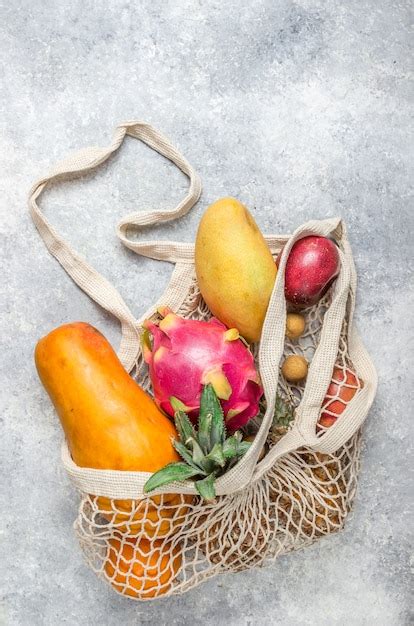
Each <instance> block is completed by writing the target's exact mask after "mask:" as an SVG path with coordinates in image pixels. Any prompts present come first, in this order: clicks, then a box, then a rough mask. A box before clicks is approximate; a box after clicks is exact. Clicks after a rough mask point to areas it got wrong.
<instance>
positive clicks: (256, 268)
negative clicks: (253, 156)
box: [195, 198, 277, 342]
mask: <svg viewBox="0 0 414 626" xmlns="http://www.w3.org/2000/svg"><path fill="white" fill-rule="evenodd" d="M195 266H196V273H197V280H198V284H199V287H200V291H201V294H202V296H203V298H204V300H205V301H206V303H207V305H208V307H209V309H210V311H211V312H212V313H213V315H215V316H216V317H217V318H218V319H219V320H220V321H221V322H223V323H224V324H226V326H228V327H229V328H233V327H235V328H237V329H238V331H239V332H240V334H241V335H242V336H243V337H245V339H247V340H248V341H252V342H253V341H258V340H259V339H260V334H261V332H262V326H263V321H264V318H265V315H266V310H267V307H268V304H269V299H270V296H271V293H272V289H273V285H274V282H275V279H276V273H277V268H276V264H275V262H274V260H273V257H272V254H271V252H270V250H269V247H268V245H267V243H266V241H265V240H264V237H263V235H262V233H261V232H260V230H259V228H258V226H257V224H256V222H255V221H254V219H253V217H252V216H251V214H250V213H249V211H248V210H247V209H246V207H245V206H243V204H242V203H241V202H239V201H238V200H236V199H235V198H222V199H221V200H218V201H217V202H215V203H214V204H212V205H211V206H210V207H209V208H208V209H207V211H206V212H205V213H204V215H203V217H202V219H201V222H200V225H199V228H198V233H197V239H196V244H195Z"/></svg>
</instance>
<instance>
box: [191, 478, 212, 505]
mask: <svg viewBox="0 0 414 626" xmlns="http://www.w3.org/2000/svg"><path fill="white" fill-rule="evenodd" d="M215 479H216V477H215V475H214V474H210V475H209V476H207V477H206V478H203V480H196V482H195V483H194V485H195V488H196V489H197V491H198V493H199V494H200V496H201V497H202V498H204V500H207V502H208V501H211V500H214V498H215V497H216V490H215V488H214V481H215Z"/></svg>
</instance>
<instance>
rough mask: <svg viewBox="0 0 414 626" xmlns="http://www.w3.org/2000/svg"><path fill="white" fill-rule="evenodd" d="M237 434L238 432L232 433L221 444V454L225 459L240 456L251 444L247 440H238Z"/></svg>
mask: <svg viewBox="0 0 414 626" xmlns="http://www.w3.org/2000/svg"><path fill="white" fill-rule="evenodd" d="M238 434H240V433H237V432H236V433H234V435H232V436H231V437H228V438H227V439H226V441H225V442H224V444H223V455H224V457H225V458H226V459H233V458H234V457H238V458H240V457H241V456H243V454H245V453H246V452H247V450H248V449H249V448H250V446H251V443H250V442H249V441H240V438H239V437H238Z"/></svg>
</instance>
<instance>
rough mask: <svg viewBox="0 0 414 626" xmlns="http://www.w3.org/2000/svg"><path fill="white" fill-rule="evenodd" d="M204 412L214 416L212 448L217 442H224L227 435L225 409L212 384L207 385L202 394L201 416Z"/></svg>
mask: <svg viewBox="0 0 414 626" xmlns="http://www.w3.org/2000/svg"><path fill="white" fill-rule="evenodd" d="M204 413H206V414H207V413H210V414H211V416H212V421H211V430H210V449H211V448H213V447H214V445H215V444H216V443H223V441H224V439H225V437H226V429H225V426H224V416H223V410H222V408H221V404H220V401H219V399H218V398H217V394H216V392H215V391H214V389H213V386H212V385H211V384H208V385H205V387H204V389H203V393H202V394H201V405H200V416H201V415H202V414H204Z"/></svg>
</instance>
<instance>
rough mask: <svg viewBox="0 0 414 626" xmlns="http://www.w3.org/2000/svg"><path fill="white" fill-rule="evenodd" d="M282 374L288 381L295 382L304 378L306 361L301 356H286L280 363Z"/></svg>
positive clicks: (306, 370)
mask: <svg viewBox="0 0 414 626" xmlns="http://www.w3.org/2000/svg"><path fill="white" fill-rule="evenodd" d="M282 374H283V376H284V377H285V378H286V380H288V381H289V382H290V383H297V382H298V381H299V380H303V379H304V378H306V376H307V374H308V362H307V360H306V359H305V358H304V357H303V356H298V355H296V354H292V355H290V356H288V357H286V359H285V361H284V363H283V365H282Z"/></svg>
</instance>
